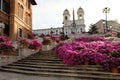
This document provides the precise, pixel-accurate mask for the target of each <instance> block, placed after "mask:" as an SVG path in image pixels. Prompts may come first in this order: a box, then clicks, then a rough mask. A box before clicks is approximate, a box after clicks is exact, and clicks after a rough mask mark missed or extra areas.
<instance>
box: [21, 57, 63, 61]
mask: <svg viewBox="0 0 120 80" xmlns="http://www.w3.org/2000/svg"><path fill="white" fill-rule="evenodd" d="M22 60H34V61H62V60H60V59H36V58H35V59H33V58H29V59H27V58H25V59H22Z"/></svg>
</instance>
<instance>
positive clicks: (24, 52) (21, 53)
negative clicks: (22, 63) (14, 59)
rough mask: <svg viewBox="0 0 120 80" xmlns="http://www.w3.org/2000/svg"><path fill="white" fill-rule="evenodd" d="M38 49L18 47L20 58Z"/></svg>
mask: <svg viewBox="0 0 120 80" xmlns="http://www.w3.org/2000/svg"><path fill="white" fill-rule="evenodd" d="M38 51H39V50H32V49H19V56H20V57H21V58H25V57H27V56H29V55H31V54H34V53H37V52H38Z"/></svg>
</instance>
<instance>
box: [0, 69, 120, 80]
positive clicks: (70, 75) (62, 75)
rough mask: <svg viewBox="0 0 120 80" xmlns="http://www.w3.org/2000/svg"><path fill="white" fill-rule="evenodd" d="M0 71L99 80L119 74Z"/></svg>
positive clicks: (109, 79)
mask: <svg viewBox="0 0 120 80" xmlns="http://www.w3.org/2000/svg"><path fill="white" fill-rule="evenodd" d="M0 71H6V72H14V73H20V74H26V75H40V76H47V77H48V76H55V77H56V76H59V77H60V76H61V77H75V78H84V79H100V80H104V79H105V80H113V79H117V80H120V76H116V75H117V74H113V75H105V76H104V75H95V74H94V75H93V74H77V73H62V74H61V73H59V72H58V73H56V72H38V71H26V70H19V69H6V68H2V69H1V68H0Z"/></svg>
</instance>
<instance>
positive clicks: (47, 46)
mask: <svg viewBox="0 0 120 80" xmlns="http://www.w3.org/2000/svg"><path fill="white" fill-rule="evenodd" d="M48 50H51V47H50V45H42V51H48Z"/></svg>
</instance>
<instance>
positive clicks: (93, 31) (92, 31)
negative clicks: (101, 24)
mask: <svg viewBox="0 0 120 80" xmlns="http://www.w3.org/2000/svg"><path fill="white" fill-rule="evenodd" d="M97 30H98V29H97V27H96V25H94V24H91V25H90V29H89V31H88V33H89V34H97V33H98V31H97Z"/></svg>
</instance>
